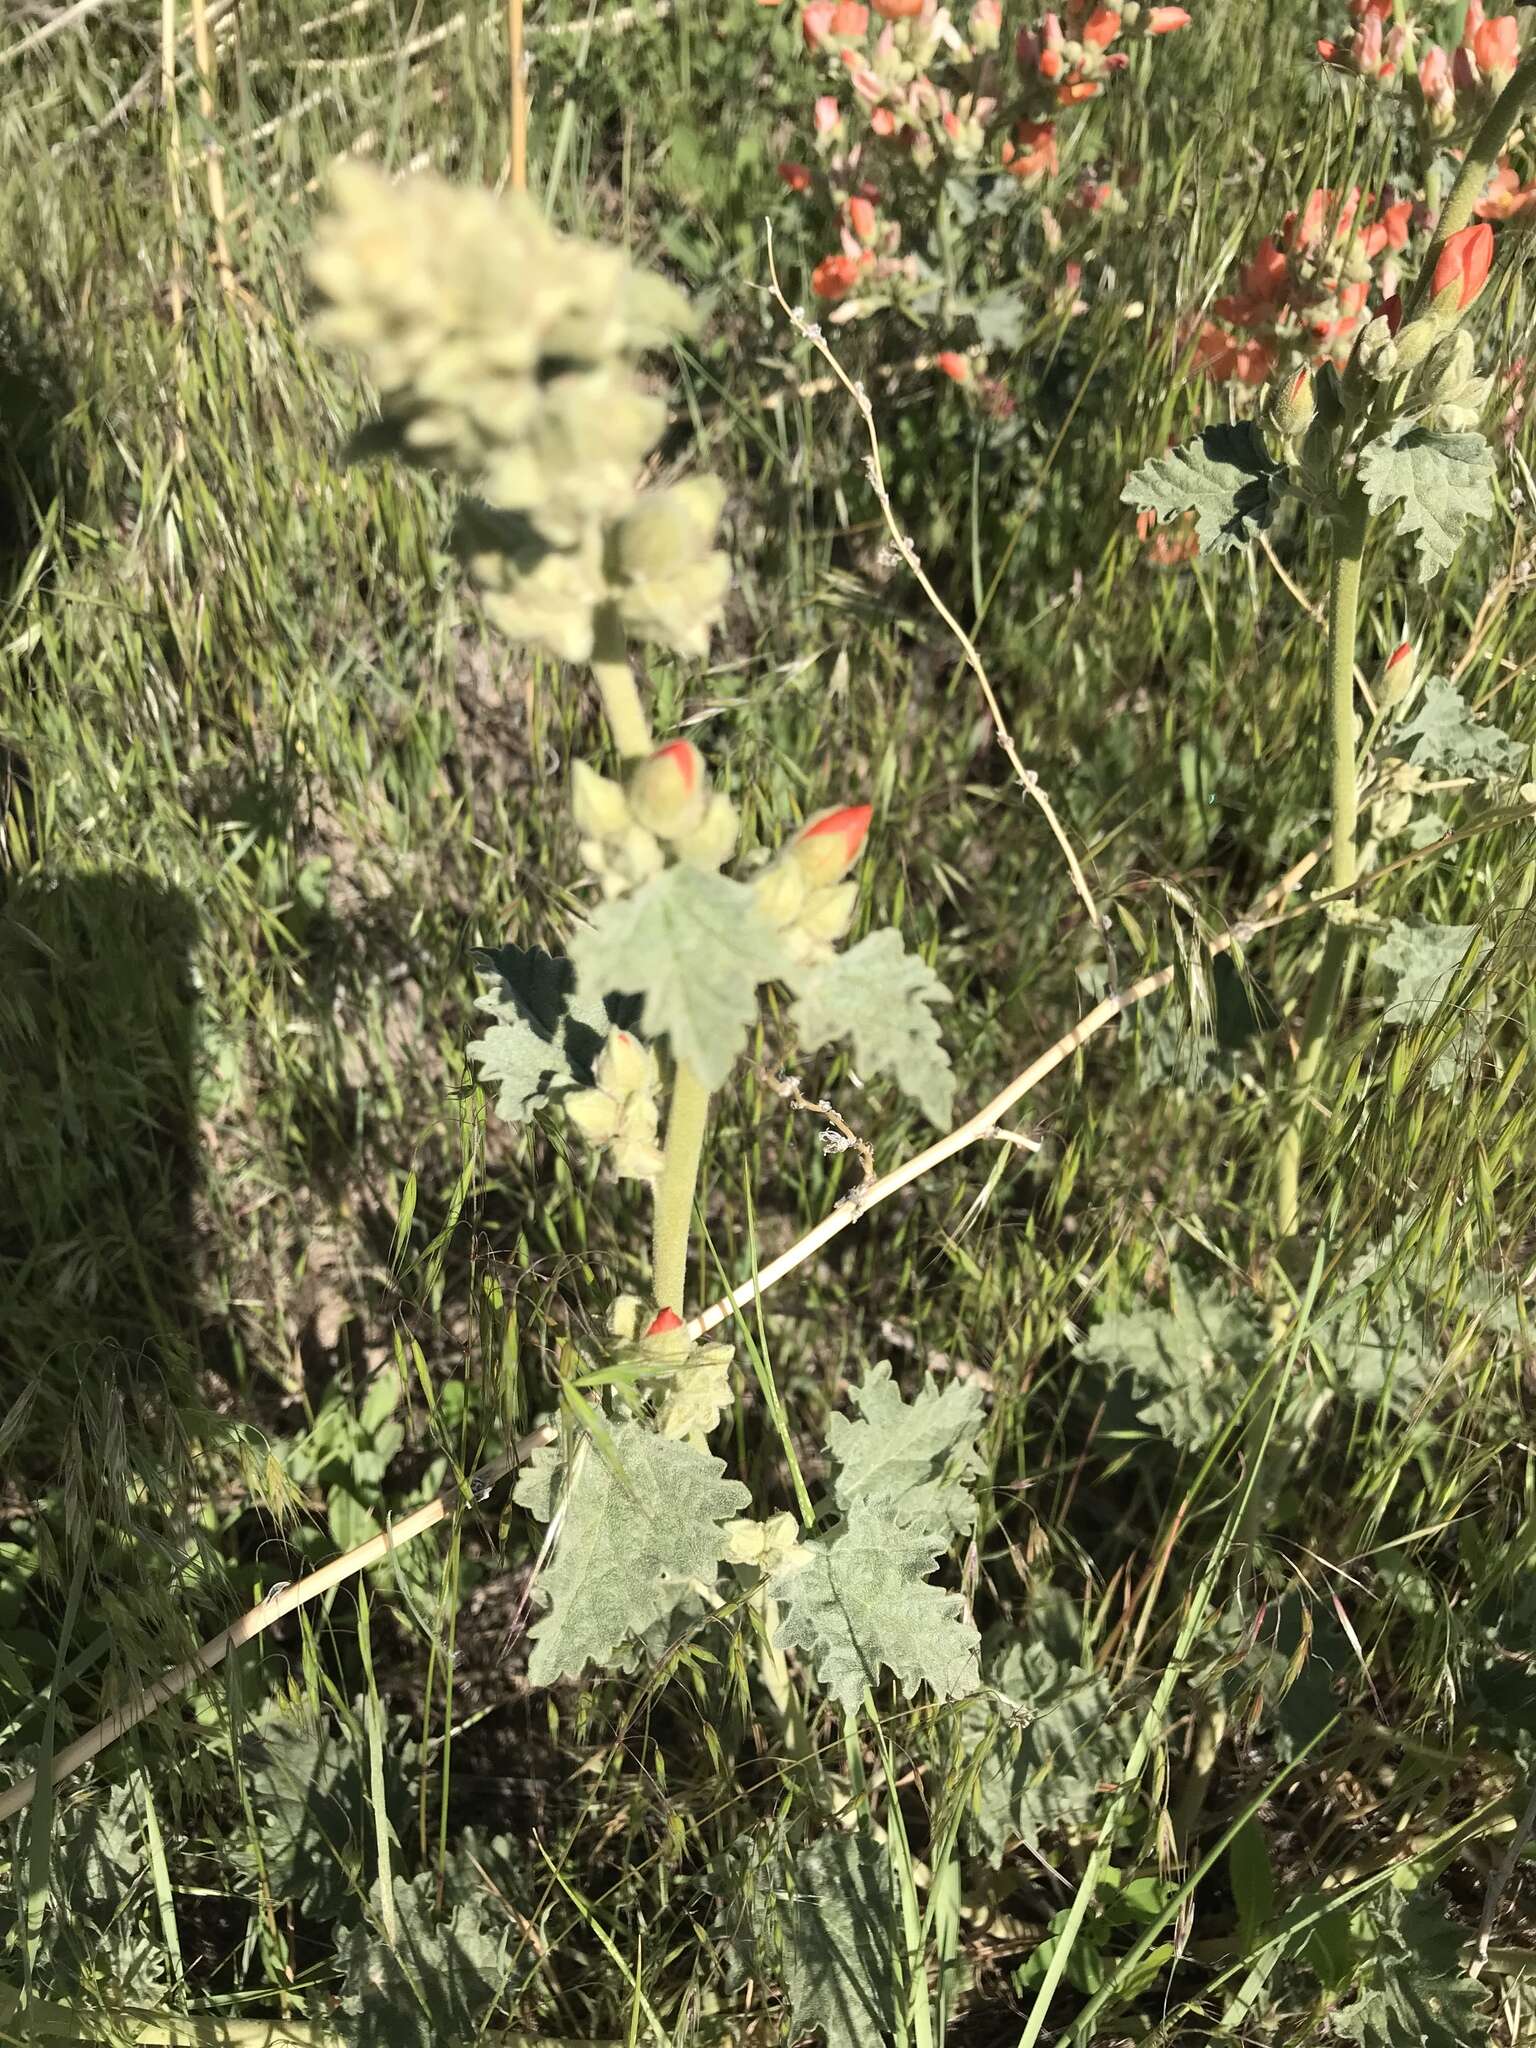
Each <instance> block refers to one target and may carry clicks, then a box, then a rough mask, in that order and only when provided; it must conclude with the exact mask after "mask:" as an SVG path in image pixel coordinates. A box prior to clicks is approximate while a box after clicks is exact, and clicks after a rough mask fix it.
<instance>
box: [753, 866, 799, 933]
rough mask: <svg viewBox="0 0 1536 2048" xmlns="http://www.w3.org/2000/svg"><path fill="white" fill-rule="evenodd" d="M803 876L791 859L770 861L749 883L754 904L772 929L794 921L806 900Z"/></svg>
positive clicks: (779, 928)
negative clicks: (755, 901)
mask: <svg viewBox="0 0 1536 2048" xmlns="http://www.w3.org/2000/svg"><path fill="white" fill-rule="evenodd" d="M805 886H806V885H805V876H804V875H803V874H802V873H801V871H800V869H799V868H798V867H796V865H795V863H794V862H793V861H792V860H788V859H783V860H776V861H774V862H772V863H771V864H770V865H769V866H768V867H766V868H764V869H763V871H762V873H761V874H760V875H759V876H758V878H757V880H756V881H755V882H754V883H753V885H752V893H753V895H754V896H755V897H756V898H757V907H758V909H759V910H760V911H761V912H762V914H763V916H764V918H765V919H766V920H767V922H768V923H769V924H771V925H772V926H773V928H774V930H775V931H782V930H783V929H784V927H785V926H786V925H790V924H793V923H794V921H795V919H796V917H797V916H798V915H799V913H800V906H801V904H802V903H804V901H805Z"/></svg>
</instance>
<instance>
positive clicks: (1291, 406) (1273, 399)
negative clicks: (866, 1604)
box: [1264, 363, 1317, 441]
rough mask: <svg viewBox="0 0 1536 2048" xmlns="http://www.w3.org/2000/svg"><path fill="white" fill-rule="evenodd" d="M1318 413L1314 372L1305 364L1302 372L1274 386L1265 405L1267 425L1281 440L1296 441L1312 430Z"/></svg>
mask: <svg viewBox="0 0 1536 2048" xmlns="http://www.w3.org/2000/svg"><path fill="white" fill-rule="evenodd" d="M1316 412H1317V400H1316V398H1315V397H1314V395H1313V391H1312V372H1311V371H1310V370H1309V369H1308V368H1307V366H1306V364H1305V363H1303V365H1302V366H1301V368H1300V369H1299V370H1295V371H1293V372H1292V373H1291V374H1290V375H1289V376H1288V377H1283V378H1282V379H1281V380H1280V381H1279V382H1278V383H1276V384H1271V386H1270V387H1269V396H1268V398H1267V399H1266V401H1265V406H1264V416H1265V420H1266V423H1267V424H1268V425H1269V426H1270V427H1271V428H1272V429H1273V431H1274V432H1275V433H1277V434H1278V435H1279V436H1280V437H1281V439H1282V440H1285V441H1294V440H1296V439H1297V438H1298V437H1299V436H1300V435H1302V434H1304V433H1305V432H1306V431H1307V428H1308V427H1309V426H1311V424H1312V420H1313V417H1314V415H1315V414H1316Z"/></svg>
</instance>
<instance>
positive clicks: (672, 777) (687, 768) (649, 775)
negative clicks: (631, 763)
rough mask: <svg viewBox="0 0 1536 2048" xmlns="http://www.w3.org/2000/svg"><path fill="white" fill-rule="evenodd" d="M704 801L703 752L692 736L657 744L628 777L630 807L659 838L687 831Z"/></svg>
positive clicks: (700, 813)
mask: <svg viewBox="0 0 1536 2048" xmlns="http://www.w3.org/2000/svg"><path fill="white" fill-rule="evenodd" d="M707 801H708V792H707V790H706V788H705V784H704V756H703V755H702V754H701V753H700V752H699V750H698V748H697V747H696V746H695V745H694V744H693V742H692V740H673V741H672V742H671V743H670V745H668V746H665V747H658V748H657V749H656V751H655V753H654V754H649V755H647V757H646V758H645V760H643V761H641V762H640V763H639V764H638V766H637V767H636V768H635V769H634V771H633V772H632V773H631V775H630V778H629V807H630V809H631V811H632V812H633V813H634V815H635V818H636V819H637V820H638V822H639V823H640V824H642V825H643V826H644V827H645V829H646V830H647V831H648V832H655V833H658V834H659V835H660V836H661V837H662V838H663V839H673V838H680V837H681V836H682V835H683V834H685V833H687V832H691V831H692V830H693V828H694V826H695V825H697V824H698V822H699V820H700V818H701V817H702V816H703V814H704V806H705V804H706V802H707Z"/></svg>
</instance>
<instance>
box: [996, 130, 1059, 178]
mask: <svg viewBox="0 0 1536 2048" xmlns="http://www.w3.org/2000/svg"><path fill="white" fill-rule="evenodd" d="M1013 134H1014V139H1013V142H1005V143H1004V144H1003V168H1004V169H1005V170H1006V171H1007V173H1008V175H1009V177H1011V178H1053V177H1054V176H1055V175H1056V171H1057V167H1058V163H1059V158H1058V156H1057V152H1056V128H1055V124H1054V123H1053V122H1051V121H1021V122H1020V123H1019V125H1018V127H1017V128H1016V129H1015V130H1014V131H1013ZM1015 144H1017V147H1015Z"/></svg>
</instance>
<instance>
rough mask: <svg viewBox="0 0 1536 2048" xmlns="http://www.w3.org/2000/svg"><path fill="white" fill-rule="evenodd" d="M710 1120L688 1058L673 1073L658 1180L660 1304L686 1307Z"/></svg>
mask: <svg viewBox="0 0 1536 2048" xmlns="http://www.w3.org/2000/svg"><path fill="white" fill-rule="evenodd" d="M708 1121H709V1090H708V1089H707V1088H706V1087H705V1085H704V1083H703V1082H702V1081H701V1080H700V1079H699V1077H698V1075H697V1074H696V1073H695V1072H694V1071H693V1069H692V1067H690V1066H688V1065H687V1064H686V1062H685V1061H683V1060H679V1061H678V1062H677V1065H676V1068H675V1069H674V1071H673V1075H672V1105H671V1110H670V1113H669V1115H668V1117H667V1140H666V1144H665V1146H664V1147H663V1148H662V1155H661V1178H660V1180H658V1181H657V1183H656V1226H655V1236H654V1238H653V1240H652V1248H651V1284H652V1286H653V1287H654V1288H655V1290H656V1300H657V1302H658V1303H659V1304H660V1306H661V1307H662V1308H669V1309H671V1310H672V1311H673V1312H674V1314H676V1315H681V1314H682V1312H683V1294H684V1290H685V1288H686V1286H687V1283H688V1240H689V1237H690V1236H691V1235H692V1230H693V1197H694V1191H695V1189H696V1188H697V1186H698V1180H699V1160H700V1159H701V1157H702V1156H703V1152H704V1126H705V1124H706V1123H707V1122H708Z"/></svg>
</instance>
